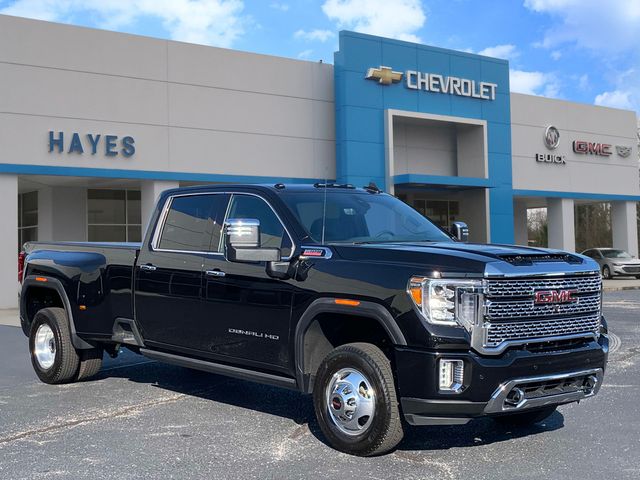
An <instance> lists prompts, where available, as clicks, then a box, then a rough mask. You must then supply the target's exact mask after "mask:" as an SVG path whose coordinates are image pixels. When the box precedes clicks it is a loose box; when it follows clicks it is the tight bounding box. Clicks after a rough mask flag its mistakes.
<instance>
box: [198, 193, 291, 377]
mask: <svg viewBox="0 0 640 480" xmlns="http://www.w3.org/2000/svg"><path fill="white" fill-rule="evenodd" d="M227 218H255V219H257V220H259V221H260V231H261V234H260V237H261V238H260V240H261V245H262V246H263V247H277V248H280V249H281V251H282V254H283V256H284V257H285V258H286V257H288V256H290V255H291V252H292V245H293V243H292V240H291V236H290V235H289V234H288V232H287V231H286V229H285V227H284V226H283V223H282V222H281V220H280V218H279V217H278V215H277V214H276V213H275V211H274V210H273V208H272V207H271V205H270V204H269V203H268V202H267V201H266V200H265V199H263V198H262V197H260V196H257V195H253V194H242V193H235V194H233V196H232V197H231V201H230V204H229V207H228V209H227ZM222 245H223V241H220V243H219V248H218V250H219V254H218V255H207V256H206V258H205V260H204V268H203V270H204V291H203V299H204V302H203V307H204V315H203V325H204V326H205V330H204V331H203V333H204V332H206V336H203V338H202V341H201V348H203V349H204V350H206V351H208V352H211V353H214V354H216V355H224V356H226V357H233V358H234V361H238V362H240V363H244V364H245V365H247V366H251V367H254V368H265V369H270V370H279V371H281V372H283V373H290V372H291V371H292V370H291V359H290V358H289V321H290V316H291V303H292V297H293V285H292V284H291V283H290V282H288V281H283V280H277V279H274V278H271V277H270V276H269V275H267V273H266V264H265V263H264V262H256V263H235V262H228V261H227V260H226V259H225V258H224V255H223V249H222Z"/></svg>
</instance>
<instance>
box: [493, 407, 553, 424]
mask: <svg viewBox="0 0 640 480" xmlns="http://www.w3.org/2000/svg"><path fill="white" fill-rule="evenodd" d="M556 408H557V407H555V406H553V407H545V408H541V409H540V410H532V411H529V412H520V413H510V414H508V415H501V416H499V417H494V418H493V419H494V420H495V421H496V422H498V423H500V424H502V425H505V426H513V427H527V426H529V425H533V424H534V423H538V422H542V421H543V420H546V419H547V418H549V417H550V416H551V415H553V412H555V411H556Z"/></svg>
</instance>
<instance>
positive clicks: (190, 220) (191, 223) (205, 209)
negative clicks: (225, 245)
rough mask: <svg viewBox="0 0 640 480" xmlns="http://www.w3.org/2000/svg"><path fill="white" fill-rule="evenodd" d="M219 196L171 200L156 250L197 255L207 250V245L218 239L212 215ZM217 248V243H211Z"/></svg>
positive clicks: (220, 199)
mask: <svg viewBox="0 0 640 480" xmlns="http://www.w3.org/2000/svg"><path fill="white" fill-rule="evenodd" d="M222 197H223V196H222V195H189V196H183V197H174V198H173V199H172V200H171V206H170V208H169V212H168V213H167V218H166V220H165V223H164V227H163V228H162V234H161V236H160V239H159V241H158V245H157V247H158V248H159V249H160V250H182V251H192V252H199V251H203V250H206V249H208V246H209V241H210V240H211V239H212V237H213V240H214V242H215V239H216V238H218V239H219V238H220V225H216V222H215V214H216V211H217V204H218V202H220V201H222V200H223V198H222ZM212 244H213V245H217V244H218V243H217V242H215V243H212Z"/></svg>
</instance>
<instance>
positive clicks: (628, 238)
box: [611, 202, 638, 257]
mask: <svg viewBox="0 0 640 480" xmlns="http://www.w3.org/2000/svg"><path fill="white" fill-rule="evenodd" d="M636 205H637V204H636V202H611V230H612V232H613V247H614V248H619V249H621V250H626V251H627V252H629V253H630V254H631V255H633V256H634V257H637V256H638V217H637V215H636Z"/></svg>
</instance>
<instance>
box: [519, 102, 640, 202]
mask: <svg viewBox="0 0 640 480" xmlns="http://www.w3.org/2000/svg"><path fill="white" fill-rule="evenodd" d="M549 125H554V126H555V127H556V128H557V129H558V130H559V132H560V145H559V146H558V148H556V149H555V150H548V149H547V148H546V146H545V144H544V140H543V139H544V133H545V129H546V127H547V126H549ZM573 140H584V141H590V142H600V143H606V144H610V145H612V151H613V154H612V155H610V156H607V157H603V156H597V155H583V154H577V153H574V152H573V147H572V144H573ZM511 145H512V147H511V148H512V162H513V188H514V189H516V190H544V191H556V192H577V193H592V194H615V195H635V196H638V195H640V187H639V186H638V185H639V181H638V150H637V148H638V147H637V139H636V117H635V113H634V112H631V111H626V110H619V109H614V108H607V107H597V106H594V105H583V104H579V103H573V102H567V101H564V100H555V99H550V98H543V97H535V96H531V95H522V94H518V93H512V94H511ZM616 145H621V146H628V147H631V148H632V151H631V154H630V155H629V156H627V157H622V156H620V155H619V154H618V153H617V152H616V149H615V146H616ZM536 153H541V154H555V155H563V156H564V157H565V160H566V164H564V165H562V164H549V163H541V162H537V161H536V159H535V155H536Z"/></svg>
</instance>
